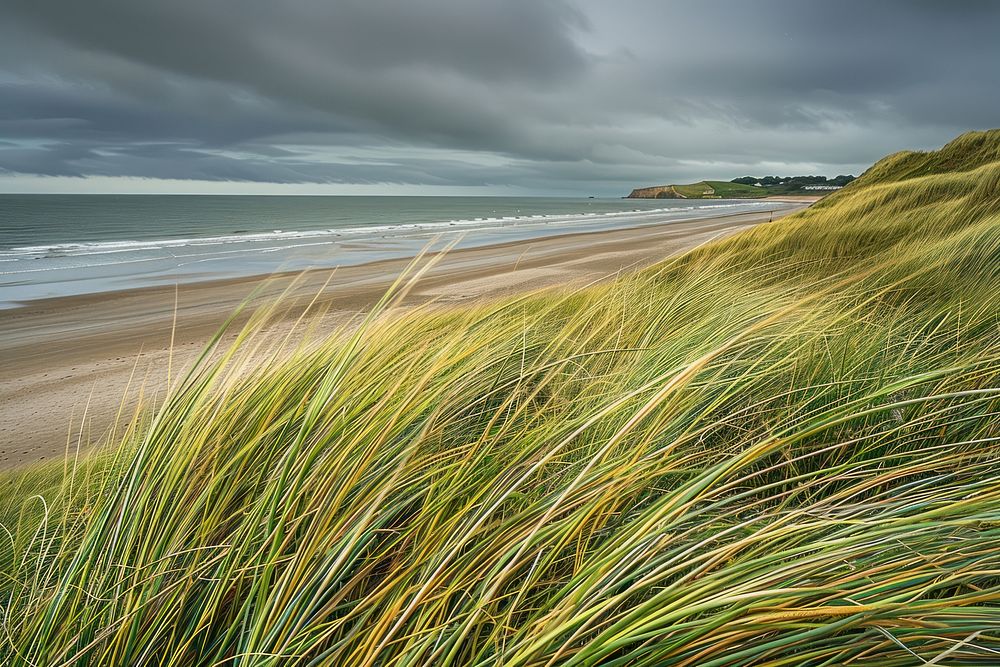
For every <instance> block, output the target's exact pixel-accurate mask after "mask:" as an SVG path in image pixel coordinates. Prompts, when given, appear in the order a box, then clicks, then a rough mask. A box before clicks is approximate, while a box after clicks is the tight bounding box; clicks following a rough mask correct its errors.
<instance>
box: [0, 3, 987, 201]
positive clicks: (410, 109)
mask: <svg viewBox="0 0 1000 667" xmlns="http://www.w3.org/2000/svg"><path fill="white" fill-rule="evenodd" d="M0 19H2V20H0V177H2V176H4V175H6V176H8V177H9V176H11V175H12V174H37V175H49V176H73V177H77V176H79V177H86V176H100V177H105V178H115V177H143V178H152V179H180V180H184V179H191V180H199V181H220V182H221V181H247V182H274V183H326V184H352V183H361V184H378V183H387V184H413V185H426V186H440V187H462V186H477V187H480V188H490V187H514V188H519V189H521V190H524V191H532V192H539V193H544V192H586V193H588V194H589V193H595V192H596V193H602V194H616V193H618V192H620V191H621V190H622V189H627V188H628V187H630V186H631V185H633V184H639V183H655V182H664V181H676V180H684V179H695V178H703V177H719V178H724V177H732V176H736V175H740V174H745V173H764V172H767V173H778V172H789V171H801V170H810V171H817V172H823V173H827V174H830V175H832V174H834V173H841V172H844V171H848V170H850V171H857V170H859V169H861V168H863V166H864V165H865V164H867V163H869V162H871V161H872V160H874V159H876V158H878V157H879V156H880V155H882V154H884V153H886V152H890V151H893V150H898V149H900V148H904V147H930V146H932V145H935V144H940V143H942V142H943V141H946V140H947V139H948V138H950V137H951V136H953V135H954V134H957V133H959V132H961V131H964V130H967V129H973V128H982V127H987V126H992V125H997V124H1000V70H998V69H997V68H995V67H993V66H992V63H995V62H1000V40H997V39H996V38H995V33H996V30H997V28H998V27H1000V3H996V2H986V1H973V0H968V1H961V0H953V1H951V2H948V3H939V2H931V1H924V0H909V1H905V0H899V1H896V2H890V1H885V2H862V1H860V0H841V1H839V2H836V3H832V2H802V1H800V0H798V1H793V0H765V1H762V2H754V3H746V2H742V1H740V0H729V1H723V0H708V1H703V2H698V3H694V2H682V1H675V2H662V1H656V0H647V1H640V0H634V1H631V2H629V1H623V2H616V3H607V2H600V1H599V0H480V1H476V0H471V1H470V0H423V1H421V2H410V1H404V0H394V1H389V0H350V1H344V0H341V1H338V2H329V1H328V0H288V1H286V2H280V3H275V2H273V1H267V0H213V1H205V0H170V1H167V0H90V1H89V2H76V1H74V0H0ZM10 182H12V180H11V179H8V180H6V181H3V183H10Z"/></svg>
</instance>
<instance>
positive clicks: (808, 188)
mask: <svg viewBox="0 0 1000 667" xmlns="http://www.w3.org/2000/svg"><path fill="white" fill-rule="evenodd" d="M853 180H854V176H836V177H834V178H830V179H828V178H827V177H826V176H763V177H760V178H757V177H754V176H741V177H740V178H734V179H733V180H731V181H698V182H697V183H689V184H687V185H654V186H652V187H647V188H635V189H634V190H632V192H630V193H629V195H628V197H627V198H628V199H747V198H749V199H757V198H760V197H769V196H775V195H797V194H826V193H827V192H829V191H830V190H838V189H840V188H842V187H844V186H845V185H847V184H848V183H850V182H851V181H853Z"/></svg>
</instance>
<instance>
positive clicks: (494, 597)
mask: <svg viewBox="0 0 1000 667" xmlns="http://www.w3.org/2000/svg"><path fill="white" fill-rule="evenodd" d="M991 140H992V139H991ZM978 155H979V153H978V152H977V153H975V155H971V156H970V159H969V160H968V162H963V161H962V160H960V159H957V160H954V159H949V160H948V161H947V163H948V165H949V166H950V169H951V171H949V172H948V173H932V174H930V175H923V176H920V175H917V176H914V175H912V173H911V171H912V169H911V165H910V163H909V162H907V163H906V165H905V168H899V170H898V171H895V170H896V169H897V167H899V165H897V164H896V163H895V162H893V160H896V159H897V158H889V159H888V161H884V162H882V163H879V164H878V165H876V166H875V167H873V169H872V170H871V172H870V174H869V175H866V177H864V178H862V179H859V181H858V182H857V183H855V184H852V185H851V186H849V187H848V188H845V189H844V190H842V191H840V192H838V193H836V194H834V195H831V196H830V197H828V198H826V199H824V200H823V201H822V202H821V203H820V204H818V205H816V206H814V207H812V208H810V209H809V210H807V211H806V212H804V213H802V214H800V215H798V216H796V217H795V218H792V219H783V220H781V221H779V222H776V223H773V224H770V225H762V226H760V227H757V228H755V229H753V230H751V231H750V232H748V233H744V234H741V235H739V236H738V237H734V238H732V239H729V240H726V241H724V242H720V243H715V244H712V245H710V246H707V247H704V248H702V249H700V250H698V251H695V252H693V253H689V254H687V255H685V256H683V257H681V258H678V259H676V260H674V261H670V262H668V263H666V264H664V265H662V266H660V267H656V268H654V269H652V270H648V271H645V272H643V273H641V274H638V275H633V276H629V277H625V278H622V279H620V280H617V281H616V282H614V283H611V284H606V285H600V286H596V287H592V288H589V289H587V290H585V291H582V292H576V293H553V292H549V293H544V294H538V295H531V296H527V297H523V298H520V299H516V300H511V301H508V302H505V303H502V304H495V305H484V306H480V307H476V308H470V309H463V310H458V311H454V312H450V313H446V314H441V313H437V314H433V313H413V314H410V315H407V316H405V317H403V318H402V319H389V318H386V317H383V316H378V315H376V316H374V317H373V318H372V319H371V320H370V321H369V322H367V323H366V324H365V325H364V326H363V327H362V328H361V329H360V330H357V331H354V332H344V333H342V334H340V335H338V336H336V337H334V338H333V339H331V340H330V341H327V342H325V343H323V344H322V345H319V346H314V347H311V348H310V349H303V350H301V351H300V352H298V353H297V355H296V356H295V358H294V359H292V360H290V361H280V360H273V361H270V362H268V361H261V355H260V354H259V353H258V354H256V356H255V359H256V360H255V361H254V362H253V363H254V364H257V366H256V368H257V370H256V371H255V372H254V373H253V374H251V375H250V376H249V377H246V376H241V375H239V374H238V373H237V372H236V371H237V370H238V369H239V368H240V366H241V365H242V363H243V361H242V360H241V359H242V358H243V357H244V356H247V357H248V356H249V355H250V354H251V352H252V351H253V348H254V341H253V338H252V331H250V332H248V333H247V339H246V340H245V341H244V342H243V343H242V345H241V346H240V347H239V348H237V349H235V350H234V351H233V352H232V356H231V357H229V358H228V359H226V360H223V362H220V364H217V365H214V366H207V365H206V366H203V367H202V368H201V369H200V371H198V372H196V373H195V374H193V375H192V376H191V377H190V378H189V380H188V381H187V384H186V386H184V387H183V388H181V390H179V391H178V392H177V393H176V394H175V395H174V397H173V399H172V401H171V402H170V404H169V406H168V407H167V408H166V409H165V410H164V412H163V413H162V414H160V415H158V416H157V417H156V420H155V421H154V423H153V424H151V425H144V426H137V427H135V428H134V429H132V431H129V432H126V433H125V434H123V436H122V437H123V439H125V440H127V441H128V442H130V443H131V444H130V445H128V446H126V447H124V448H123V449H121V450H120V451H119V453H118V454H117V456H116V455H115V454H114V453H110V454H106V455H104V457H103V459H102V460H100V461H98V462H96V463H93V464H90V465H89V466H86V479H84V477H85V475H84V474H83V473H80V474H78V475H76V476H71V477H70V479H69V480H67V481H66V482H65V484H64V485H63V486H62V487H61V490H60V491H59V492H55V491H50V492H47V493H46V498H45V502H46V506H47V514H46V516H45V518H44V521H43V520H40V510H39V508H40V507H41V502H40V501H39V500H37V499H34V500H32V499H29V498H27V494H26V493H24V494H17V493H14V492H13V491H11V492H10V495H9V500H10V502H11V506H10V507H9V508H8V509H7V510H6V512H7V513H6V514H5V515H4V516H6V517H8V519H7V521H6V523H5V525H6V526H7V527H8V528H9V529H11V532H12V538H11V540H10V543H9V544H8V545H6V546H4V547H2V548H0V549H2V550H0V571H2V572H3V573H4V578H3V583H2V584H0V588H2V591H3V599H4V600H5V602H4V603H3V606H4V607H5V608H6V610H7V611H6V616H5V619H4V622H5V628H6V631H5V633H4V639H2V640H0V641H3V642H4V644H3V645H2V646H0V652H2V653H3V655H4V657H5V658H6V660H7V662H9V663H10V664H13V665H21V664H46V665H51V664H63V663H74V664H137V663H142V664H202V665H212V664H226V665H230V664H241V665H244V664H254V665H257V664H273V665H286V664H334V665H341V664H343V665H347V664H350V665H383V664H390V665H420V664H437V665H470V664H471V665H497V664H504V665H543V664H564V665H596V664H602V665H622V664H643V665H699V666H706V665H707V666H721V665H769V666H774V667H777V666H778V665H816V666H819V665H842V664H879V665H888V666H892V665H900V666H902V665H918V664H923V662H922V661H926V660H933V659H935V657H938V656H943V657H940V660H939V662H938V663H936V664H947V665H960V664H994V663H995V662H996V658H997V655H998V654H997V653H996V652H997V651H1000V631H998V628H1000V549H997V545H998V544H1000V472H998V471H1000V420H998V419H997V414H998V410H1000V389H998V388H1000V330H998V322H1000V202H998V201H997V197H996V193H997V192H998V191H1000V162H996V161H993V162H986V163H983V162H982V161H981V160H979V159H978V157H977V156H978ZM929 159H931V160H933V159H934V158H929ZM900 177H905V179H904V180H899V178H900ZM115 458H117V461H114V462H111V461H112V460H113V459H115ZM108 471H111V472H108ZM55 474H56V473H55V472H53V471H52V470H51V469H50V470H49V471H48V472H44V471H43V472H40V473H35V475H36V478H34V480H33V482H32V483H37V484H41V485H43V486H45V485H47V484H50V483H52V482H53V475H55ZM45 480H47V481H45ZM71 483H72V488H71ZM7 488H9V487H7ZM22 503H23V504H22ZM15 515H16V517H15ZM11 517H15V518H16V520H15V518H11ZM918 656H919V657H918Z"/></svg>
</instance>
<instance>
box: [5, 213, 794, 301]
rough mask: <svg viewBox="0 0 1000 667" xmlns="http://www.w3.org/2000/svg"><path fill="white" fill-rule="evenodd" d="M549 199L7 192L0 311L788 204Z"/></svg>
mask: <svg viewBox="0 0 1000 667" xmlns="http://www.w3.org/2000/svg"><path fill="white" fill-rule="evenodd" d="M784 206H786V205H784V204H780V203H776V202H773V201H766V202H765V201H747V200H697V201H694V200H663V199H659V200H655V199H654V200H643V199H593V198H553V197H391V196H390V197H367V196H316V197H311V196H213V195H191V196H187V195H14V194H8V195H0V308H2V309H10V308H16V307H18V306H22V305H24V304H26V303H29V302H32V301H36V300H38V299H47V298H52V297H62V296H71V295H78V294H94V293H102V292H111V291H116V290H122V289H132V288H137V287H144V286H152V285H169V284H177V283H190V282H197V281H206V280H214V279H221V278H236V277H243V276H252V275H264V274H269V273H274V272H279V271H298V270H304V269H310V268H331V267H335V266H346V265H355V264H362V263H365V262H372V261H377V260H383V259H391V258H400V257H409V256H413V255H415V254H416V253H418V252H419V251H420V250H421V249H423V248H427V247H440V246H442V245H444V244H446V243H449V242H452V241H456V240H457V247H459V248H461V247H473V246H482V245H489V244H494V243H504V242H509V241H518V240H525V239H531V238H537V237H542V236H553V235H559V234H571V233H579V232H589V231H600V230H608V229H615V228H627V227H639V226H643V225H654V224H663V223H670V222H679V221H689V220H695V219H698V218H707V217H714V216H717V215H725V214H730V213H742V212H750V211H758V210H770V209H774V210H777V209H780V208H782V207H784Z"/></svg>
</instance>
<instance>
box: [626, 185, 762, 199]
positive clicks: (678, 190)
mask: <svg viewBox="0 0 1000 667" xmlns="http://www.w3.org/2000/svg"><path fill="white" fill-rule="evenodd" d="M768 194H769V193H768V191H767V190H766V189H765V188H757V187H754V186H752V185H743V184H741V183H730V182H729V181H698V182H697V183H689V184H687V185H656V186H653V187H649V188H636V189H634V190H632V192H631V193H630V194H629V196H628V198H629V199H744V198H751V199H753V198H758V197H766V196H767V195H768Z"/></svg>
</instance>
